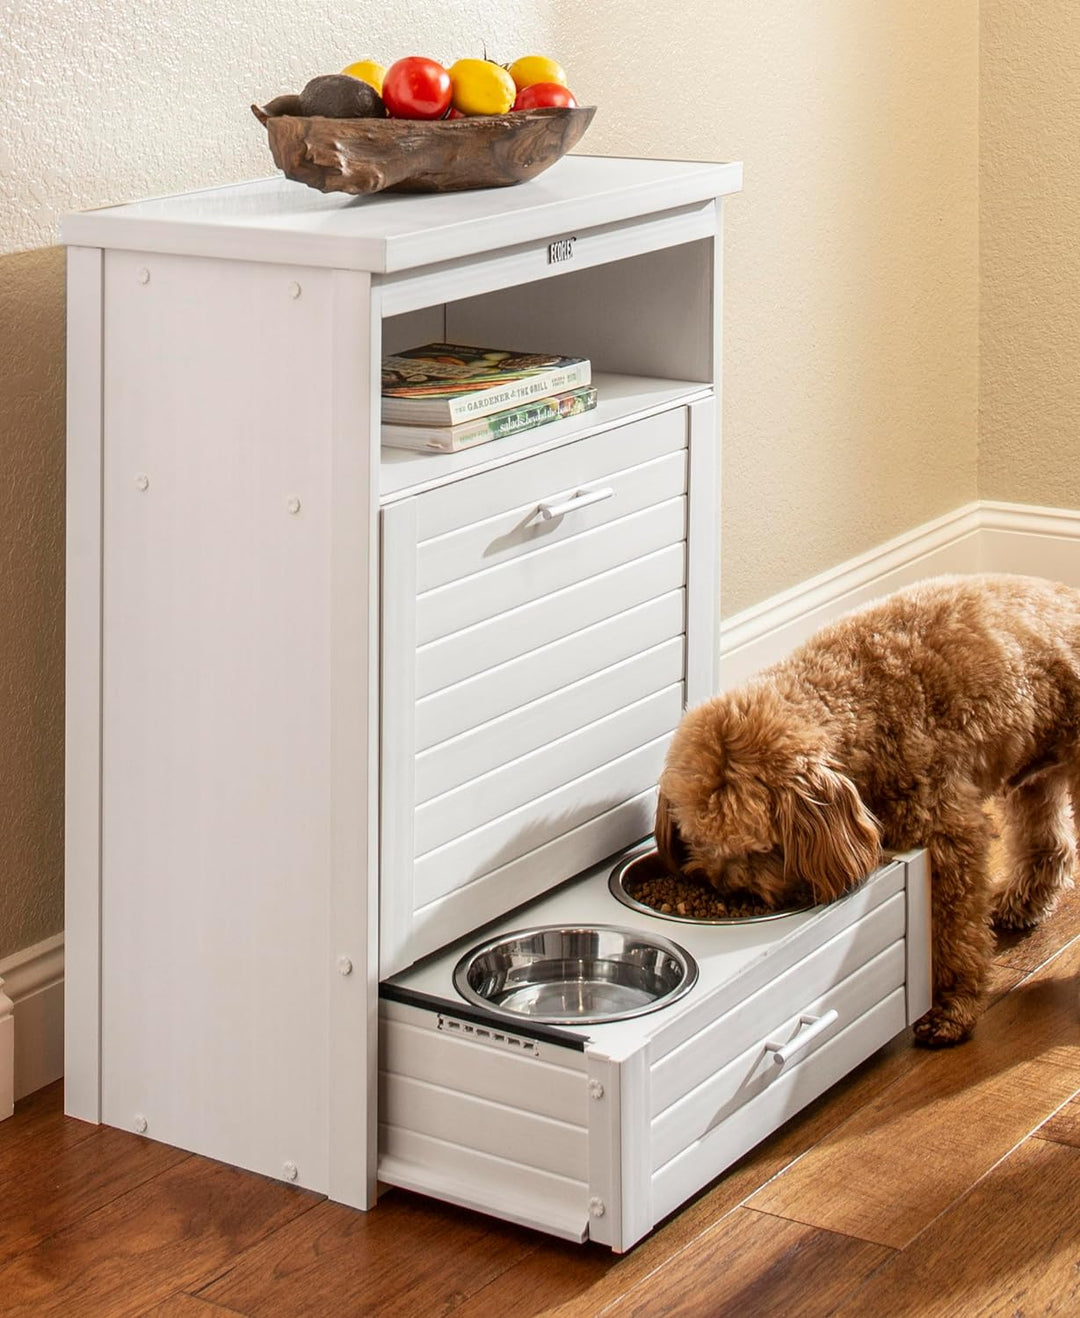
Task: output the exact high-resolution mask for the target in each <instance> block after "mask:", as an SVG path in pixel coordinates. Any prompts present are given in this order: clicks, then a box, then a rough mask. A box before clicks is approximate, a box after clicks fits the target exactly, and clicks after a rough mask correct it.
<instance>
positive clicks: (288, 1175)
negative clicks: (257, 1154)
mask: <svg viewBox="0 0 1080 1318" xmlns="http://www.w3.org/2000/svg"><path fill="white" fill-rule="evenodd" d="M281 1174H282V1176H284V1177H285V1179H286V1180H287V1181H295V1180H296V1178H297V1177H298V1176H299V1175H300V1171H299V1169H298V1167H297V1166H296V1163H295V1162H286V1163H283V1164H282V1167H281Z"/></svg>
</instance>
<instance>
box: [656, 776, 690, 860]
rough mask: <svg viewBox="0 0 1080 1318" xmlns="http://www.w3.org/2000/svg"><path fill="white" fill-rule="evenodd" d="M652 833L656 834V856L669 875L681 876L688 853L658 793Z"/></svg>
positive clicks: (662, 795)
mask: <svg viewBox="0 0 1080 1318" xmlns="http://www.w3.org/2000/svg"><path fill="white" fill-rule="evenodd" d="M653 832H654V833H655V834H656V854H657V855H658V856H659V857H660V859H661V860H662V861H663V862H664V865H665V867H666V868H667V870H668V871H669V872H670V873H672V874H681V873H682V869H683V866H684V865H685V864H686V861H687V859H688V856H689V853H688V852H687V850H686V843H685V842H684V841H683V839H682V834H681V833H680V832H679V828H678V825H677V824H676V823H675V818H674V816H673V815H672V813H671V806H670V805H669V804H668V799H667V797H666V796H665V795H664V793H663V792H660V793H658V794H657V797H656V823H655V826H654V828H653Z"/></svg>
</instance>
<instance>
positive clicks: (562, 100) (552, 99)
mask: <svg viewBox="0 0 1080 1318" xmlns="http://www.w3.org/2000/svg"><path fill="white" fill-rule="evenodd" d="M383 95H384V96H385V95H386V93H385V91H384V92H383ZM545 105H566V106H569V107H570V109H574V107H575V106H576V105H577V101H575V100H574V95H573V92H571V91H570V89H569V88H568V87H564V86H563V85H562V83H559V82H534V83H533V84H532V86H531V87H522V89H521V91H519V92H518V94H517V99H516V100H515V101H514V106H513V108H514V109H515V110H539V109H541V108H542V107H543V106H545Z"/></svg>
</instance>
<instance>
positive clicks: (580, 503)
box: [540, 485, 615, 522]
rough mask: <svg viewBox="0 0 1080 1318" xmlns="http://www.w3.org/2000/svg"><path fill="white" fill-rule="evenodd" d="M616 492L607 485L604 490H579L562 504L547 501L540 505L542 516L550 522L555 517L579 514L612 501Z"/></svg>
mask: <svg viewBox="0 0 1080 1318" xmlns="http://www.w3.org/2000/svg"><path fill="white" fill-rule="evenodd" d="M614 493H615V491H614V490H613V489H612V488H611V486H610V485H605V486H604V488H603V489H602V490H578V492H577V494H573V495H571V496H570V498H569V499H563V500H562V501H561V502H552V501H551V500H550V499H548V500H545V502H544V503H542V504H541V505H540V516H541V517H542V518H543V519H544V521H545V522H550V521H551V519H552V518H553V517H562V516H563V515H564V514H565V513H573V512H577V510H578V509H579V508H588V507H589V506H590V505H591V504H594V503H603V502H604V500H605V499H610V498H611V497H612V496H613V495H614Z"/></svg>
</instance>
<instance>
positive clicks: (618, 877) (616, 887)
mask: <svg viewBox="0 0 1080 1318" xmlns="http://www.w3.org/2000/svg"><path fill="white" fill-rule="evenodd" d="M666 873H667V871H666V869H665V868H664V865H663V862H662V861H661V860H660V858H659V856H657V854H656V848H655V847H654V846H652V845H651V843H644V844H642V845H641V846H640V847H635V848H634V850H633V851H629V852H627V854H626V855H625V856H623V858H622V860H620V861H619V863H618V864H617V865H616V866H615V868H614V869H613V870H612V871H611V874H610V876H609V878H608V890H609V891H610V892H611V895H612V896H613V897H615V898H616V899H617V900H618V901H620V902H622V904H623V905H624V906H629V907H630V909H631V910H632V911H637V912H639V913H640V914H641V915H651V916H653V917H654V918H655V919H657V920H676V921H678V922H679V923H680V924H758V923H760V922H761V921H762V920H782V919H783V918H784V917H785V916H787V915H798V914H799V912H800V911H809V910H811V909H812V908H811V907H809V906H792V907H789V908H788V909H786V910H783V911H763V912H762V913H761V914H760V915H729V916H725V917H723V918H718V919H715V920H707V919H703V918H702V917H701V916H697V915H679V913H678V912H677V911H658V910H657V909H656V908H655V907H654V906H647V905H646V904H645V903H644V902H639V901H638V900H637V899H636V898H634V897H631V896H630V894H629V893H628V892H627V891H626V885H627V884H628V883H629V884H631V885H632V884H633V883H635V882H638V883H640V882H642V881H643V880H645V879H656V878H662V877H663V876H664V875H665V874H666Z"/></svg>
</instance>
